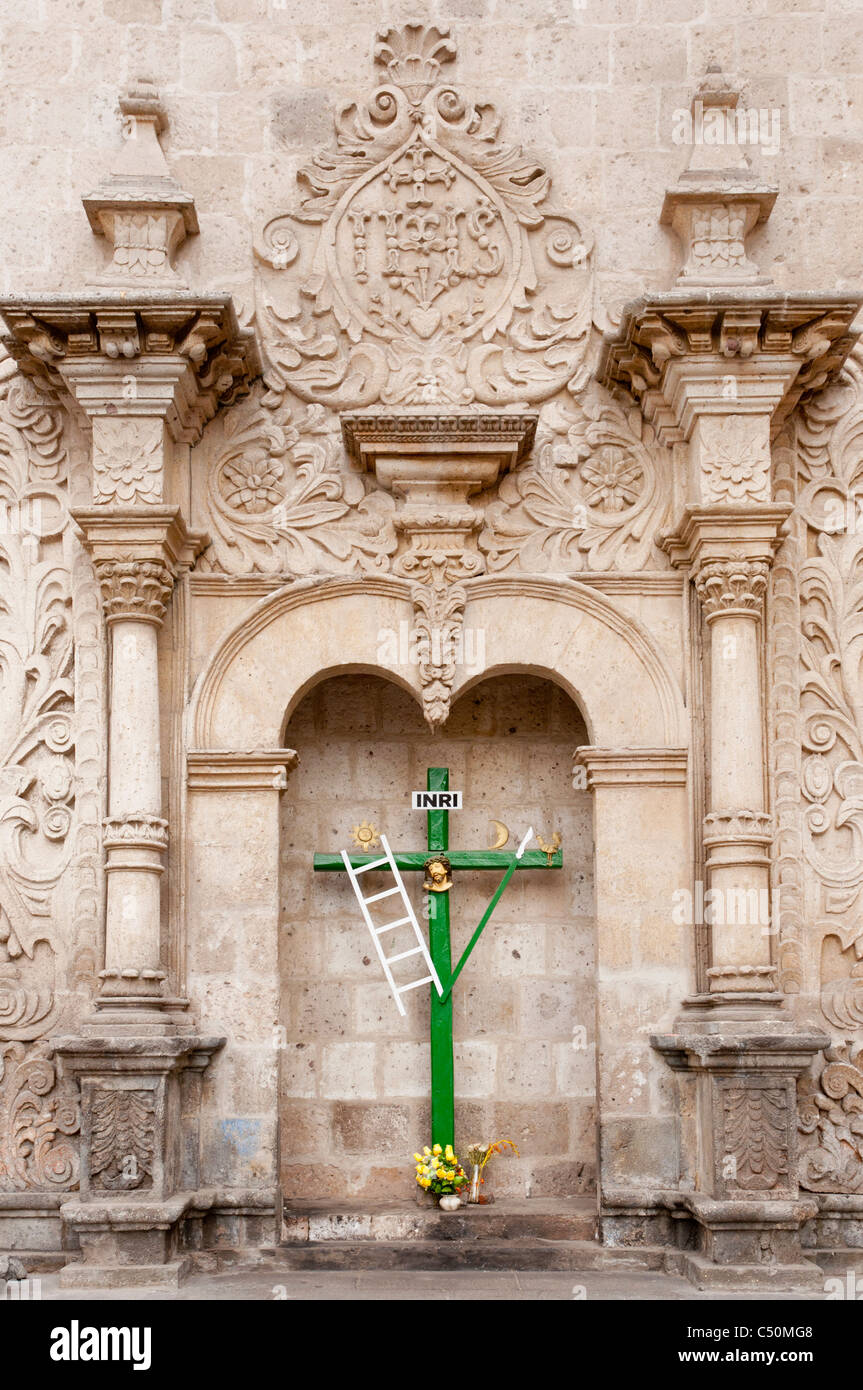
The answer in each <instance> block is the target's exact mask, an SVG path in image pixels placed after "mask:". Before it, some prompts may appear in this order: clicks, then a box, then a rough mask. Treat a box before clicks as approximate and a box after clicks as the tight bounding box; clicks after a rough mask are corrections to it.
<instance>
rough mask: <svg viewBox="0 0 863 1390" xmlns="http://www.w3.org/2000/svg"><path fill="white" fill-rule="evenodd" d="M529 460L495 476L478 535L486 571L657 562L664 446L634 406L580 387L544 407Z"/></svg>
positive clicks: (665, 490)
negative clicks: (493, 495)
mask: <svg viewBox="0 0 863 1390" xmlns="http://www.w3.org/2000/svg"><path fill="white" fill-rule="evenodd" d="M538 434H539V442H538V444H537V448H536V459H537V461H536V463H535V464H529V465H527V466H525V467H523V468H520V469H518V470H517V471H515V472H514V473H511V474H509V475H508V476H507V477H506V478H504V480H503V482H502V484H501V487H500V491H499V495H498V499H497V500H496V501H494V502H492V503H490V504H489V506H488V507H487V509H486V524H485V528H484V530H483V531H482V532H481V534H480V537H479V547H480V550H481V551H482V552H483V553H484V554H485V556H486V561H487V564H488V568H489V570H491V571H498V570H507V569H511V568H521V569H524V570H528V571H547V570H566V571H578V570H582V569H589V570H604V569H620V570H636V569H642V568H644V566H645V564H647V563H648V562H650V561H656V562H657V563H659V564H664V563H665V562H664V560H662V559H659V558H658V552H657V551H656V549H655V544H654V537H655V534H656V532H657V530H658V529H660V528H661V526H662V523H663V521H664V520H665V519H666V516H667V512H668V508H669V506H670V503H671V482H670V470H669V468H668V459H667V457H666V452H665V450H663V449H661V448H659V447H658V446H657V445H656V442H655V436H654V432H653V430H652V429H651V427H650V426H649V425H647V426H645V425H644V424H643V421H642V419H641V416H640V414H639V412H638V411H629V412H624V411H623V410H622V409H621V408H620V407H619V406H617V405H615V404H613V403H611V402H609V401H608V400H607V399H602V398H601V397H600V396H599V394H598V393H593V392H586V393H585V394H584V395H583V396H582V397H581V398H580V399H578V400H572V399H567V398H566V397H564V398H562V399H561V400H559V401H554V402H552V404H551V405H550V406H549V407H548V408H547V410H546V412H545V414H544V417H543V420H542V423H541V425H540V427H539V431H538Z"/></svg>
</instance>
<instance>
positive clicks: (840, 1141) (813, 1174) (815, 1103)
mask: <svg viewBox="0 0 863 1390" xmlns="http://www.w3.org/2000/svg"><path fill="white" fill-rule="evenodd" d="M798 1117H799V1118H798V1124H799V1129H800V1134H801V1145H800V1147H801V1155H800V1186H801V1187H803V1188H805V1189H806V1190H807V1191H808V1192H863V1045H861V1044H859V1043H858V1045H857V1046H856V1047H852V1046H851V1045H850V1044H849V1043H847V1042H843V1043H840V1044H837V1045H836V1046H834V1047H829V1048H827V1049H826V1051H825V1053H824V1061H823V1065H822V1066H821V1070H820V1074H819V1075H818V1076H816V1077H815V1078H813V1077H811V1076H806V1077H804V1078H803V1079H802V1080H801V1082H800V1084H799V1086H798Z"/></svg>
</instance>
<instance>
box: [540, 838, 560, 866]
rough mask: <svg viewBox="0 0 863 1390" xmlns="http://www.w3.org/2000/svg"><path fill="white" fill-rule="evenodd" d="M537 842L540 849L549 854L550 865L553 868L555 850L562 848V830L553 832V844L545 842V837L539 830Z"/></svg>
mask: <svg viewBox="0 0 863 1390" xmlns="http://www.w3.org/2000/svg"><path fill="white" fill-rule="evenodd" d="M536 843H537V844H538V845H539V847H540V849H541V850H542V852H543V854H545V855H547V856H548V867H549V868H551V861H552V859H553V857H554V852H555V850H557V849H560V845H561V834H560V831H559V830H555V832H554V834H553V835H552V837H551V844H550V845H547V844H546V843H545V840H544V839H543V838H542V836H541V835H540V834H539V832H537V836H536Z"/></svg>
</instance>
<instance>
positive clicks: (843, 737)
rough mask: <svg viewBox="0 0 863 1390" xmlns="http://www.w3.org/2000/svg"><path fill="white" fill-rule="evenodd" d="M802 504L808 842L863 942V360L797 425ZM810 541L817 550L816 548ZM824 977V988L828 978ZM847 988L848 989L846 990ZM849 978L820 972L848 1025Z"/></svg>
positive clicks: (829, 925)
mask: <svg viewBox="0 0 863 1390" xmlns="http://www.w3.org/2000/svg"><path fill="white" fill-rule="evenodd" d="M797 461H798V473H799V480H800V484H801V490H800V496H799V503H798V505H799V511H800V516H801V519H802V521H803V522H805V524H806V526H807V527H808V528H809V530H810V536H811V539H810V541H809V544H808V551H809V554H810V556H812V558H810V559H808V560H807V562H806V563H805V564H804V565H802V566H801V569H800V614H801V634H802V635H801V654H800V657H801V672H800V712H801V743H802V751H803V763H802V776H801V790H802V803H803V815H802V822H803V847H804V852H805V856H806V859H807V861H808V863H809V865H810V866H811V868H812V870H814V873H815V875H816V878H817V881H818V884H819V886H820V894H821V908H822V911H823V913H824V920H823V921H822V922H821V924H820V925H821V927H822V929H824V930H825V931H826V932H827V933H830V934H835V936H836V937H837V938H838V940H839V942H840V943H841V947H842V949H843V950H849V949H850V948H851V947H852V946H853V947H854V948H855V951H856V953H857V955H858V956H859V954H860V950H861V948H863V923H861V920H860V890H861V887H863V671H861V662H863V530H861V526H860V520H861V505H860V504H861V488H863V361H861V355H860V353H859V351H855V352H854V353H853V354H852V355H851V357H850V358H849V359H848V362H847V363H846V366H845V368H844V369H843V371H842V374H841V376H840V378H839V380H838V382H837V383H836V385H834V386H832V387H831V388H830V389H829V390H827V391H825V392H823V393H822V395H820V396H816V397H815V398H814V400H812V401H811V402H808V403H807V404H806V406H805V409H804V410H803V411H802V413H801V418H800V420H799V422H798V426H797ZM813 551H814V556H813ZM828 983H829V987H828ZM844 996H847V999H845V997H844ZM853 997H854V986H853V983H851V982H849V981H848V980H846V981H845V985H844V987H843V985H842V983H841V982H838V981H835V980H834V981H831V982H824V1005H825V1013H826V1016H827V1017H828V1018H829V1019H830V1020H831V1021H832V1022H833V1023H834V1025H835V1026H838V1025H839V1023H840V1020H843V1021H844V1026H852V1019H853V1014H854V1009H853V1007H852V1008H850V1010H849V1008H848V1007H847V1004H848V1000H851V1001H853Z"/></svg>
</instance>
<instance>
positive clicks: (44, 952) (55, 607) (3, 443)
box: [0, 350, 95, 1190]
mask: <svg viewBox="0 0 863 1390" xmlns="http://www.w3.org/2000/svg"><path fill="white" fill-rule="evenodd" d="M63 426H64V417H63V415H62V413H61V411H60V410H59V408H58V407H57V405H56V404H55V402H53V400H52V399H51V398H50V396H49V395H47V394H46V393H45V392H43V390H42V389H41V388H40V387H39V385H38V384H37V383H35V382H34V381H32V380H29V379H27V378H25V377H23V376H21V375H20V374H19V373H18V372H17V371H16V370H15V368H14V364H13V363H12V362H11V361H10V359H9V358H8V357H7V356H6V355H5V353H2V350H0V751H2V761H0V1190H2V1189H4V1188H6V1189H7V1190H8V1188H10V1187H11V1188H13V1189H21V1188H25V1187H34V1188H37V1189H43V1190H45V1189H51V1188H52V1187H57V1186H61V1187H62V1186H72V1185H74V1184H75V1182H77V1159H76V1158H75V1155H74V1153H73V1141H72V1139H71V1136H73V1135H74V1134H75V1133H76V1132H77V1129H78V1118H77V1107H76V1102H75V1100H74V1094H73V1091H72V1090H71V1089H70V1088H68V1087H67V1086H66V1085H65V1084H63V1083H62V1082H61V1080H60V1078H59V1077H58V1074H57V1071H56V1067H55V1064H54V1062H53V1059H52V1052H51V1049H50V1047H49V1046H48V1045H47V1044H46V1043H44V1042H37V1041H36V1040H37V1039H40V1038H41V1039H44V1038H45V1037H46V1035H47V1034H49V1033H50V1032H51V1031H55V1030H56V1026H57V1024H58V1022H59V1020H60V1018H61V1017H62V1015H63V1006H62V1002H61V1000H62V999H63V998H65V999H68V998H69V993H68V991H69V987H70V981H69V979H68V971H67V963H68V959H69V954H70V949H69V948H70V944H71V943H70V942H68V941H66V940H64V939H62V937H63V933H62V931H61V927H62V924H63V923H64V922H65V914H64V913H59V914H58V911H57V892H58V886H59V885H60V883H61V880H63V878H64V875H66V874H67V871H68V870H69V865H70V861H71V859H72V857H73V855H74V854H76V853H77V851H78V850H79V848H80V845H79V840H80V836H81V833H82V823H81V821H80V818H79V815H78V808H77V805H76V799H77V780H76V775H75V774H76V767H75V753H76V748H75V745H76V733H77V731H76V720H75V700H74V694H75V692H74V683H73V682H74V664H73V662H74V623H75V618H74V616H73V602H72V575H71V568H70V567H71V561H70V556H71V553H72V551H71V546H70V539H69V535H68V530H67V512H66V486H67V474H68V459H67V454H66V442H67V441H66V438H65V436H64V433H63ZM85 593H86V590H85ZM70 889H71V893H70V894H68V895H67V896H69V897H71V896H72V895H73V894H74V891H75V889H74V886H73V885H72V883H71V881H70ZM93 908H94V909H95V902H94V903H93ZM73 912H74V904H73ZM94 916H95V912H93V913H91V914H90V923H91V930H92V924H93V921H94ZM73 987H74V986H73Z"/></svg>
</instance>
